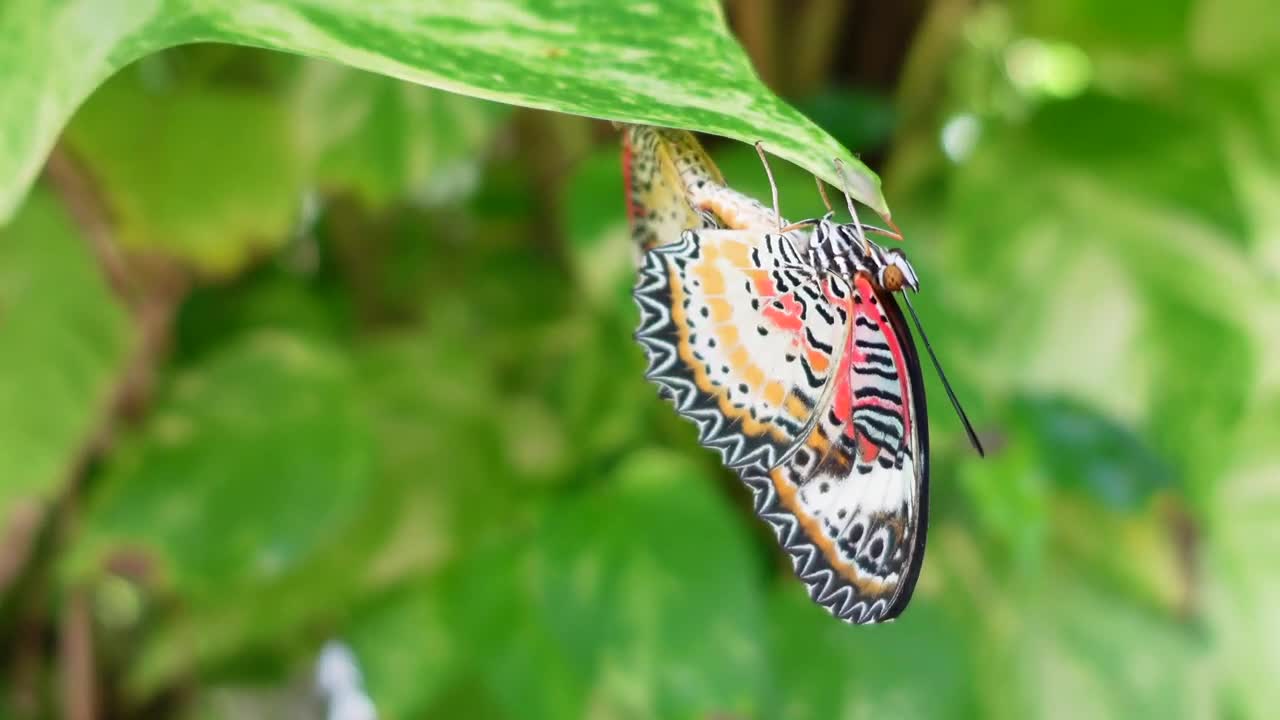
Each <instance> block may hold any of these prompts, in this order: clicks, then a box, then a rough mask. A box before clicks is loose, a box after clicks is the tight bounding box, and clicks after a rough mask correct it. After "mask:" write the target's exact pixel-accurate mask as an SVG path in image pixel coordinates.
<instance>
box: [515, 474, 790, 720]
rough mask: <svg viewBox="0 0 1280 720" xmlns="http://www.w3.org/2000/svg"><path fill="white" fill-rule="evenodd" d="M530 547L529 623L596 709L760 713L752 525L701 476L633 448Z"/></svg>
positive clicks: (564, 507)
mask: <svg viewBox="0 0 1280 720" xmlns="http://www.w3.org/2000/svg"><path fill="white" fill-rule="evenodd" d="M534 542H535V558H534V565H533V569H532V572H533V573H534V574H533V576H532V577H533V578H534V580H533V582H534V584H535V587H536V603H537V605H536V607H535V611H534V612H535V617H537V618H538V620H539V622H540V623H543V624H545V627H546V629H547V631H548V634H549V636H550V637H552V638H555V639H556V641H557V643H558V647H559V648H560V650H561V651H562V652H563V655H564V658H565V660H566V662H567V663H568V666H567V667H568V669H569V670H570V671H572V675H574V676H577V677H580V678H583V679H585V680H586V682H587V685H588V688H589V689H588V691H587V696H586V697H587V703H588V706H589V707H590V708H591V709H592V712H594V713H599V714H600V715H601V716H625V717H671V718H676V717H679V718H685V717H689V718H692V717H706V716H707V715H709V714H716V713H720V714H726V713H727V714H730V715H735V714H746V715H754V714H755V711H756V710H757V709H758V708H759V703H760V700H761V688H762V684H763V682H764V681H765V679H766V678H765V657H764V654H763V648H762V647H761V642H760V635H759V628H760V626H761V623H762V616H763V609H762V608H761V606H760V602H759V597H760V584H759V575H758V570H757V568H756V567H755V565H754V563H753V562H752V559H751V557H750V556H749V554H748V552H747V549H748V544H747V537H746V528H745V527H744V526H743V525H741V524H740V523H739V521H737V520H736V519H735V518H734V517H733V516H732V515H731V514H730V512H729V508H728V507H726V506H725V503H724V502H723V501H722V500H720V499H719V498H717V497H716V496H715V495H714V494H712V492H711V487H710V486H709V485H708V479H707V478H706V477H705V476H704V475H703V474H702V473H700V472H698V471H697V470H696V469H695V468H694V467H693V466H691V465H689V464H688V463H687V462H685V461H681V460H678V459H677V458H675V457H672V456H670V455H664V454H656V453H644V454H640V455H636V456H633V457H632V458H631V459H630V460H629V461H627V462H626V463H625V464H624V465H623V466H622V467H621V468H620V469H619V470H618V472H617V475H616V478H615V479H614V481H613V482H612V483H611V484H609V485H608V486H606V487H603V488H601V489H598V490H595V491H592V492H589V493H587V494H584V495H582V496H580V497H576V498H569V499H568V500H567V501H566V502H564V503H562V504H561V505H560V506H559V507H556V508H554V509H553V511H552V512H550V513H549V514H548V516H547V518H546V522H545V523H544V525H543V530H542V532H541V534H540V535H539V536H538V537H537V538H536V539H535V541H534ZM527 660H528V661H530V662H531V663H533V664H532V665H531V666H530V667H528V668H526V672H541V668H539V667H538V665H537V660H536V656H534V657H529V658H527ZM547 692H550V691H549V690H548V691H547ZM514 709H518V708H514Z"/></svg>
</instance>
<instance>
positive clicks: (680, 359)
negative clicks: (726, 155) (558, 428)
mask: <svg viewBox="0 0 1280 720" xmlns="http://www.w3.org/2000/svg"><path fill="white" fill-rule="evenodd" d="M624 148H625V149H624V168H625V170H626V182H627V193H628V207H629V215H630V217H631V219H632V228H633V234H634V236H635V239H636V241H637V243H638V244H639V245H640V247H641V248H642V249H643V256H642V259H641V260H642V262H641V265H640V269H639V279H638V281H637V285H636V288H635V293H634V295H635V300H636V303H637V305H638V306H639V308H640V327H639V329H638V330H637V332H636V339H637V340H638V341H639V343H640V345H641V346H642V347H643V349H644V351H645V353H646V355H647V357H648V370H647V377H648V378H649V379H650V380H651V381H653V382H655V383H656V384H657V385H658V387H659V389H660V393H661V394H662V395H664V396H665V397H666V398H667V399H669V400H670V401H671V402H672V404H673V405H674V406H675V408H676V410H677V411H678V412H679V413H680V414H681V415H683V416H684V417H686V418H688V419H690V420H692V421H693V422H694V423H695V424H696V425H697V427H698V439H699V441H700V442H701V443H702V444H703V445H704V446H706V447H709V448H711V449H713V450H715V451H717V452H718V453H719V454H720V456H721V459H722V460H723V462H724V463H725V464H726V465H727V466H728V467H730V468H733V469H734V470H736V471H737V472H738V474H739V475H740V477H741V478H742V480H743V482H744V483H745V484H746V485H747V486H748V487H749V488H750V489H751V490H752V491H753V494H754V499H755V510H756V512H757V514H758V515H759V516H760V517H761V518H762V519H764V520H765V521H766V522H767V523H768V524H770V525H771V526H772V527H773V529H774V531H775V534H776V536H777V538H778V541H779V543H780V544H781V546H782V547H783V549H784V550H785V551H786V552H787V553H788V554H789V555H790V556H791V558H792V562H793V565H794V568H795V570H796V574H797V576H798V577H799V578H800V580H801V581H802V582H803V583H804V584H805V585H806V586H807V587H808V589H809V593H810V596H811V597H812V598H813V600H814V601H815V602H817V603H818V604H819V605H821V606H823V607H824V608H826V609H827V610H828V611H830V612H831V613H832V614H833V615H835V616H836V617H837V618H839V619H841V620H844V621H846V622H851V623H875V622H884V621H888V620H891V619H893V618H895V617H897V616H898V615H899V614H900V613H901V612H902V611H903V609H905V608H906V606H907V604H908V602H909V601H910V598H911V594H912V591H913V589H914V586H915V583H916V580H917V578H918V577H919V573H920V568H921V566H922V562H923V559H924V549H925V537H926V530H927V527H928V517H927V516H928V489H929V435H928V420H927V411H926V403H925V391H924V383H923V380H922V377H921V371H920V361H919V356H918V354H917V351H916V346H915V343H914V341H913V340H912V336H911V333H910V330H909V329H908V328H907V324H906V320H905V318H904V316H903V313H902V310H901V309H900V308H899V306H898V304H897V302H896V300H895V293H898V292H899V291H903V290H904V289H910V290H912V291H916V290H918V288H919V280H918V277H917V275H916V273H915V270H914V268H913V267H912V266H911V264H910V263H909V262H908V261H907V259H906V257H905V255H904V254H903V253H902V252H901V251H900V250H897V249H887V248H884V247H882V246H880V245H879V244H877V243H875V242H872V241H871V240H870V239H869V238H868V237H867V233H868V232H877V233H880V234H885V235H889V236H895V237H896V236H897V234H896V233H894V232H892V231H889V230H884V229H881V228H875V227H872V226H864V225H862V224H861V223H860V222H858V220H857V216H856V211H855V209H854V206H853V203H852V200H849V201H848V205H849V210H850V213H851V214H852V215H853V217H854V221H853V222H852V223H847V224H842V223H837V222H835V221H834V220H833V215H834V214H833V213H831V212H828V214H827V215H825V216H823V217H822V218H815V219H812V220H805V221H802V222H800V223H788V222H787V221H786V220H784V219H783V218H782V217H781V215H780V213H779V212H778V211H777V191H776V186H774V187H775V190H774V208H773V209H772V210H771V209H769V208H766V207H765V206H764V205H762V204H761V203H759V202H758V201H755V200H754V199H752V198H750V197H747V196H745V195H743V194H742V193H739V192H737V191H735V190H732V189H730V188H728V187H727V186H726V185H725V184H724V181H723V178H722V177H721V176H720V173H719V171H718V170H717V169H716V168H715V166H714V164H712V163H711V161H710V158H709V157H708V156H707V155H706V153H705V152H704V151H702V149H701V147H700V146H699V145H698V143H697V141H696V140H695V139H694V138H693V136H692V135H690V134H688V133H684V132H683V131H674V130H664V129H658V128H644V127H628V128H626V129H625V130H624ZM757 149H758V150H760V152H761V158H762V160H764V159H765V155H764V152H763V149H762V148H761V147H760V146H759V145H757ZM765 170H766V173H768V174H769V176H770V183H771V185H772V172H771V171H769V168H768V163H767V160H766V161H765ZM819 188H820V189H821V188H822V186H821V184H819ZM823 196H824V200H825V192H824V195H823ZM846 199H848V196H847V195H846ZM829 207H830V206H829V205H828V208H829ZM664 241H665V244H664ZM902 297H903V299H904V301H906V305H907V307H908V309H909V310H910V312H911V314H912V317H913V320H915V324H916V328H917V331H918V332H920V334H921V337H922V339H923V340H924V345H925V347H926V349H927V350H928V352H929V354H930V357H931V359H932V360H933V361H934V364H935V366H936V365H937V359H936V356H934V354H933V350H932V348H931V347H930V346H929V344H928V340H927V338H925V336H924V334H923V329H922V328H921V327H920V324H919V319H918V317H916V314H915V311H914V308H912V307H911V305H910V302H909V301H908V300H907V297H906V294H905V292H903V293H902ZM938 371H939V374H940V376H941V368H940V367H939V368H938ZM942 379H943V384H944V387H945V388H946V389H947V392H948V395H949V396H950V397H951V399H952V402H953V404H954V405H955V408H956V410H957V412H958V413H959V415H960V417H961V419H962V421H963V423H964V425H965V428H966V430H967V431H968V433H969V437H970V440H971V441H972V442H973V444H974V446H975V448H977V449H978V451H979V452H980V453H981V444H980V443H979V442H978V439H977V437H976V434H975V433H974V432H973V429H972V426H971V425H970V424H969V421H968V419H967V417H965V415H964V412H963V410H962V409H961V408H960V406H959V403H958V402H956V400H955V396H954V393H952V391H951V388H950V385H949V383H947V382H946V379H945V376H942Z"/></svg>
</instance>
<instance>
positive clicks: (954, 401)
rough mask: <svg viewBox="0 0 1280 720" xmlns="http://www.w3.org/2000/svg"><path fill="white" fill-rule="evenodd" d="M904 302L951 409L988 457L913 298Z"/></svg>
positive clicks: (906, 297) (980, 453) (975, 445)
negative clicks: (957, 395)
mask: <svg viewBox="0 0 1280 720" xmlns="http://www.w3.org/2000/svg"><path fill="white" fill-rule="evenodd" d="M902 301H903V302H904V303H906V305H907V310H908V311H910V313H911V320H912V322H914V323H915V325H916V332H918V333H920V340H921V341H922V342H924V349H925V350H927V351H928V353H929V359H930V360H932V361H933V369H934V370H937V371H938V379H939V380H941V381H942V387H943V388H944V389H945V390H946V391H947V397H948V398H950V399H951V407H953V408H955V409H956V415H959V416H960V422H961V423H963V424H964V431H965V432H966V433H968V434H969V443H970V444H971V445H973V449H974V450H977V451H978V456H979V457H986V456H987V453H986V451H984V450H983V449H982V443H981V442H980V441H979V440H978V433H976V432H974V431H973V424H972V423H970V422H969V416H968V415H965V414H964V408H963V407H960V400H959V399H958V398H956V393H955V391H954V390H952V389H951V383H950V382H948V381H947V374H946V373H944V372H942V365H941V364H940V363H939V362H938V356H937V355H935V354H934V352H933V346H932V345H930V344H929V336H928V335H925V334H924V326H923V325H921V324H920V316H919V315H916V309H915V307H914V306H913V305H912V304H911V297H910V296H909V295H907V293H905V292H904V293H902Z"/></svg>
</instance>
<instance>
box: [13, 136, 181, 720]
mask: <svg viewBox="0 0 1280 720" xmlns="http://www.w3.org/2000/svg"><path fill="white" fill-rule="evenodd" d="M46 172H47V178H48V181H49V183H50V185H51V186H52V188H53V190H54V192H55V193H56V194H57V195H58V197H59V198H60V199H61V200H62V202H63V204H64V205H65V207H66V208H67V211H68V212H69V213H70V215H71V217H72V219H73V220H74V221H75V223H76V224H77V226H78V227H79V228H80V231H81V234H82V235H83V236H84V238H85V240H86V242H87V243H88V244H89V247H90V249H91V251H92V252H93V254H94V257H95V258H96V259H97V261H98V265H99V267H100V268H101V270H102V272H103V275H104V276H105V278H106V280H107V282H108V284H109V285H110V286H111V288H112V290H113V291H114V292H115V293H116V294H117V295H118V296H119V297H120V298H121V300H122V301H123V302H124V303H125V304H126V305H127V306H128V307H129V309H130V310H131V312H132V314H133V316H134V320H135V325H136V328H137V333H136V335H135V342H134V344H133V347H132V349H131V350H130V352H129V355H128V356H127V358H126V360H125V363H124V365H123V366H122V367H121V369H120V372H119V374H118V375H117V377H116V381H115V384H114V386H113V387H112V389H111V391H110V393H109V394H108V397H107V401H106V403H105V404H104V406H103V407H102V408H101V409H100V410H99V412H98V418H97V421H96V422H95V423H94V429H93V430H92V432H91V433H90V434H89V435H88V436H87V437H86V438H85V440H84V442H83V443H82V444H81V446H80V448H79V449H78V450H77V452H76V454H75V457H74V458H73V459H72V462H71V465H70V467H69V468H68V473H67V477H66V479H65V481H64V484H63V490H62V498H61V502H60V504H59V507H58V510H57V513H56V516H57V528H56V529H57V540H58V542H57V543H56V545H57V547H55V549H54V550H55V552H56V551H57V550H58V549H60V548H65V547H67V546H69V545H70V544H71V543H72V542H74V540H75V535H76V532H77V530H78V526H79V522H80V493H81V491H82V489H83V485H84V483H85V481H86V479H87V478H88V477H89V475H90V473H91V470H92V468H93V465H94V463H95V462H96V461H97V460H98V459H99V458H101V457H102V455H103V454H104V453H105V452H106V450H107V448H108V447H109V446H110V444H111V439H112V437H113V436H114V434H115V430H116V427H117V425H118V423H119V421H120V420H121V419H122V418H128V417H137V416H138V415H139V414H141V412H142V409H143V408H144V407H145V406H146V405H147V400H148V399H149V398H150V395H151V391H152V388H153V386H154V384H155V383H154V381H155V371H156V368H157V366H158V364H159V363H160V360H161V358H163V357H164V355H165V354H166V352H167V350H168V347H169V339H170V336H171V329H172V326H173V319H174V316H175V314H176V311H177V308H178V305H179V303H180V302H181V299H182V297H183V296H184V295H185V294H186V289H187V279H186V275H185V274H184V273H182V272H181V271H180V270H178V269H177V268H176V267H175V266H173V265H171V264H169V263H168V262H165V261H162V260H156V261H152V262H144V261H142V260H140V259H136V258H126V257H125V254H124V253H122V252H121V251H120V248H119V246H118V245H117V244H116V242H115V238H114V231H113V223H112V220H111V215H110V212H109V211H108V208H107V204H106V202H105V201H104V199H103V195H102V193H101V192H100V189H99V188H98V186H97V184H96V183H95V182H94V179H93V177H92V176H91V175H90V174H89V173H88V172H87V171H86V170H85V169H84V168H83V167H82V166H81V165H80V164H79V163H77V162H76V161H75V159H74V158H73V157H72V156H71V154H70V153H69V152H67V151H66V149H65V148H63V147H61V146H59V147H57V148H55V149H54V151H53V153H52V155H51V156H50V158H49V162H48V165H47V168H46ZM27 561H29V559H28V560H27ZM58 654H59V658H60V663H59V664H60V669H61V676H60V689H61V692H62V709H63V714H64V717H66V718H69V719H70V720H93V719H94V718H95V717H97V714H98V687H97V673H96V662H95V656H94V643H93V617H92V613H91V605H90V596H89V589H88V588H87V587H84V586H81V585H76V586H74V587H71V588H69V589H68V591H67V594H66V596H65V600H64V604H63V607H62V612H61V615H60V617H59V620H58Z"/></svg>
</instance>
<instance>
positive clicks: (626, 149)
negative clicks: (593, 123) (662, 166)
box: [622, 132, 637, 221]
mask: <svg viewBox="0 0 1280 720" xmlns="http://www.w3.org/2000/svg"><path fill="white" fill-rule="evenodd" d="M632 155H633V153H632V150H631V138H630V134H629V133H626V132H624V133H622V194H623V195H624V196H625V197H626V199H627V220H629V221H631V220H635V218H636V217H637V215H636V213H637V208H636V203H635V200H634V199H633V198H632V195H633V194H634V193H633V192H632V190H631V188H632V186H633V185H632V183H633V180H634V178H632V177H631V159H632Z"/></svg>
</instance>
